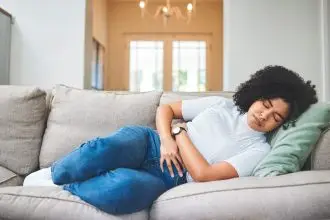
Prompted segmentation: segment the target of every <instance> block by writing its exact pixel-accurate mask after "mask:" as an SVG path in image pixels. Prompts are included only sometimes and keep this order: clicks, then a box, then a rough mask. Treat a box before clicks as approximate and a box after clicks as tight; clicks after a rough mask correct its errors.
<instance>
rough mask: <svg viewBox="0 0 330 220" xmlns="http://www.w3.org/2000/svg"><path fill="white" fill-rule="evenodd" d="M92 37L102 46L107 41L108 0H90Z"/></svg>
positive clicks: (105, 44)
mask: <svg viewBox="0 0 330 220" xmlns="http://www.w3.org/2000/svg"><path fill="white" fill-rule="evenodd" d="M92 3H93V37H94V38H95V39H96V40H97V41H98V42H100V43H101V44H102V45H103V46H104V47H106V46H107V43H108V0H92Z"/></svg>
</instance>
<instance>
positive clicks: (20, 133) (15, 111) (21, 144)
mask: <svg viewBox="0 0 330 220" xmlns="http://www.w3.org/2000/svg"><path fill="white" fill-rule="evenodd" d="M0 106H1V108H0V166H2V167H5V168H7V169H9V170H11V171H13V172H15V173H17V174H20V175H26V174H29V173H31V172H32V171H34V170H36V169H37V168H38V157H39V152H40V144H41V140H42V136H43V133H44V125H45V120H46V117H45V116H46V92H44V91H42V90H40V89H37V88H33V87H25V86H1V87H0Z"/></svg>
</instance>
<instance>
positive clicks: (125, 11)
mask: <svg viewBox="0 0 330 220" xmlns="http://www.w3.org/2000/svg"><path fill="white" fill-rule="evenodd" d="M94 1H95V0H94ZM174 4H175V3H172V5H174ZM176 5H180V7H181V9H184V8H185V5H184V4H183V3H180V4H179V3H178V4H176ZM222 7H223V5H222V0H219V1H217V2H211V1H210V2H203V3H202V4H198V5H197V16H196V17H194V18H193V20H192V21H191V23H190V24H189V25H187V24H186V23H184V22H183V21H178V20H176V18H171V20H170V21H169V24H168V25H167V27H166V28H164V27H163V25H162V20H161V19H159V20H154V19H153V18H152V17H150V16H149V17H146V18H145V19H142V18H141V12H140V9H139V8H138V2H137V1H136V2H118V1H109V2H108V32H109V34H108V37H109V38H108V47H107V48H108V72H107V74H106V75H107V79H105V89H108V90H128V88H129V78H128V71H127V68H125V66H126V65H127V64H126V62H127V61H126V60H127V59H126V58H127V57H126V54H127V48H126V37H127V36H129V35H131V34H135V35H141V34H147V35H159V34H165V33H170V34H182V35H192V34H204V35H208V36H210V39H211V42H212V47H211V56H210V57H211V60H210V63H211V65H210V67H209V68H210V69H209V75H208V78H207V80H208V87H209V90H222V51H223V49H222V48H223V45H222V37H223V36H222V23H223V22H222ZM155 9H156V5H151V4H149V11H151V12H154V11H155Z"/></svg>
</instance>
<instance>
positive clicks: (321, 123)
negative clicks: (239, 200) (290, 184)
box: [252, 103, 330, 177]
mask: <svg viewBox="0 0 330 220" xmlns="http://www.w3.org/2000/svg"><path fill="white" fill-rule="evenodd" d="M329 122H330V103H328V104H327V103H316V104H313V105H311V106H310V108H309V109H307V111H305V112H304V113H303V114H302V115H301V116H300V117H299V118H298V119H297V121H296V126H295V127H293V126H290V127H289V128H287V129H286V130H284V129H283V126H281V127H280V128H279V129H277V130H276V131H274V132H272V133H270V134H269V137H268V141H269V143H270V145H271V147H272V149H271V151H270V152H269V153H268V154H267V156H266V157H265V158H264V159H263V160H262V161H261V162H260V163H259V164H258V165H257V166H256V168H255V169H254V170H253V172H252V175H253V176H259V177H264V176H278V175H283V174H286V173H293V172H297V171H299V170H300V169H301V168H302V167H303V165H304V164H305V162H306V160H307V158H308V156H309V154H310V153H311V151H312V150H313V148H314V146H315V144H316V142H317V140H318V139H319V137H320V135H321V132H322V131H323V130H324V129H325V128H326V127H327V126H329Z"/></svg>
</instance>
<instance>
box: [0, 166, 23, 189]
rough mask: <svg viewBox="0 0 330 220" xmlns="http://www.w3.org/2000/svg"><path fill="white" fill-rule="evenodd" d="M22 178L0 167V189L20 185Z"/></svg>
mask: <svg viewBox="0 0 330 220" xmlns="http://www.w3.org/2000/svg"><path fill="white" fill-rule="evenodd" d="M22 183H23V178H22V177H20V176H18V175H17V174H15V173H13V172H12V171H10V170H8V169H6V168H4V167H1V166H0V187H5V186H19V185H22Z"/></svg>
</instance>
